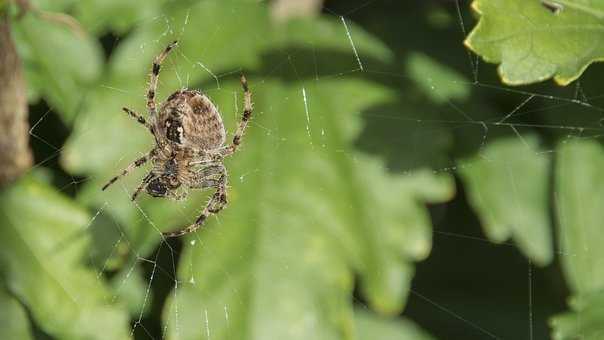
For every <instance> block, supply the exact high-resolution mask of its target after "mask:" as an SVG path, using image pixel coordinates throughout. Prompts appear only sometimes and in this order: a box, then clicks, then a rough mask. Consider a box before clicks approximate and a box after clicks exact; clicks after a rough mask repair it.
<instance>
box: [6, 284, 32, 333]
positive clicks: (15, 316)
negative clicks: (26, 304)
mask: <svg viewBox="0 0 604 340" xmlns="http://www.w3.org/2000/svg"><path fill="white" fill-rule="evenodd" d="M0 338H1V339H19V340H29V339H32V336H31V331H30V326H29V320H27V313H26V311H25V309H24V308H23V306H21V304H20V303H19V302H18V301H17V300H16V299H15V298H13V297H12V296H10V295H9V294H8V293H7V292H6V291H5V290H4V289H0Z"/></svg>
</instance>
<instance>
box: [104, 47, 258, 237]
mask: <svg viewBox="0 0 604 340" xmlns="http://www.w3.org/2000/svg"><path fill="white" fill-rule="evenodd" d="M175 46H176V42H173V43H172V44H170V45H168V47H166V49H164V51H163V52H162V53H161V54H160V55H158V56H157V57H156V58H155V61H154V62H153V68H152V73H151V81H150V85H149V90H148V91H147V109H148V110H149V121H147V120H146V119H145V118H144V117H142V116H141V115H139V114H138V113H136V112H134V111H132V110H130V109H128V108H124V111H125V112H126V113H128V114H129V115H130V116H132V117H133V118H135V119H136V120H137V121H138V122H139V123H141V124H143V125H145V126H146V127H147V128H148V129H149V131H150V132H151V133H152V134H153V136H154V137H155V143H156V145H155V147H154V148H153V150H151V151H149V152H148V153H147V154H146V155H144V156H143V157H141V158H139V159H137V160H135V161H134V162H133V163H131V164H130V165H129V166H128V167H127V168H126V169H124V170H123V171H122V173H121V174H120V175H118V176H115V177H114V178H112V179H111V180H110V181H109V182H108V183H107V184H105V186H103V190H105V189H107V187H109V186H110V185H111V184H113V183H114V182H115V181H117V180H118V179H119V178H120V177H122V176H125V175H127V174H128V173H129V172H130V171H132V170H133V169H135V168H137V167H139V166H141V165H143V164H145V163H146V162H147V161H149V160H150V161H151V163H152V164H153V169H152V170H151V172H149V174H147V176H145V178H143V180H142V182H141V184H140V185H139V186H138V188H137V189H136V190H135V191H134V193H133V194H132V200H135V199H136V197H137V196H138V194H139V193H140V192H141V190H143V189H145V191H146V192H147V193H148V194H149V195H151V196H153V197H166V198H171V199H182V198H184V197H186V196H187V190H188V189H205V188H215V189H216V192H215V193H214V195H213V196H212V197H211V198H210V200H209V202H208V203H207V205H206V207H205V208H204V210H203V212H202V213H201V215H200V216H199V218H197V220H196V221H195V223H194V224H192V225H191V226H189V227H187V228H185V229H182V230H179V231H176V232H171V233H166V234H164V235H166V236H168V237H172V236H180V235H184V234H187V233H190V232H193V231H195V230H197V228H199V227H200V226H201V225H202V224H203V222H204V221H205V219H206V218H207V217H208V216H209V215H210V214H216V213H218V212H219V211H220V210H222V209H223V208H224V207H225V206H226V203H227V191H226V185H227V172H226V168H225V167H224V165H223V163H222V160H223V159H224V157H226V156H230V155H231V154H233V153H234V152H235V151H237V148H238V146H239V144H240V143H241V137H242V136H243V132H244V131H245V128H246V126H247V123H248V121H249V119H250V117H251V115H252V94H251V92H250V91H249V89H248V86H247V81H246V79H245V77H244V76H243V75H242V76H241V86H242V87H243V94H244V110H243V117H242V119H241V122H240V123H239V127H238V128H237V131H236V132H235V134H234V136H233V141H232V143H231V144H230V145H224V143H225V141H226V132H225V129H224V124H223V123H222V118H221V116H220V113H219V112H218V110H217V109H216V106H215V105H214V104H213V103H212V101H211V100H210V99H209V98H208V97H207V96H206V95H204V94H203V93H201V92H199V91H195V90H186V89H184V90H179V91H176V92H174V93H173V94H172V95H170V96H169V97H168V99H167V100H166V101H165V102H164V103H163V104H162V105H161V106H160V109H159V111H157V109H156V104H155V91H156V87H157V78H158V75H159V71H160V68H161V63H162V61H163V60H164V59H165V58H166V56H167V55H168V53H169V52H170V50H172V49H173V48H174V47H175Z"/></svg>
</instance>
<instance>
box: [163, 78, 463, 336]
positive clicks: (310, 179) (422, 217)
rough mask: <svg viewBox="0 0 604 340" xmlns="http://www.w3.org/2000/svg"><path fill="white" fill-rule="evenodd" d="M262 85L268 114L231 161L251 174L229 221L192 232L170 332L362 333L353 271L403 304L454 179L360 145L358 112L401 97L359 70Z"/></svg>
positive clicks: (237, 184) (367, 287) (237, 172)
mask: <svg viewBox="0 0 604 340" xmlns="http://www.w3.org/2000/svg"><path fill="white" fill-rule="evenodd" d="M253 89H254V91H255V94H256V95H255V102H256V108H257V112H258V114H257V116H255V117H254V123H253V126H252V127H250V130H249V132H248V133H247V134H246V141H245V147H244V150H243V151H242V152H240V153H239V154H238V155H236V156H235V157H234V158H233V160H232V161H231V162H230V164H229V165H230V167H229V168H230V169H231V178H232V179H237V178H239V179H240V180H239V181H236V180H233V182H232V189H231V192H232V199H231V204H230V207H229V208H228V209H227V210H225V211H224V213H221V216H220V218H219V219H218V220H217V221H219V223H214V221H211V222H210V223H208V227H207V228H206V229H205V230H204V231H202V232H200V233H198V234H196V235H193V236H191V237H189V240H190V242H191V244H189V246H187V248H186V249H185V252H184V254H183V257H182V258H181V266H180V267H179V273H178V275H179V279H180V281H181V282H183V284H182V285H179V288H178V290H177V291H176V293H175V297H174V298H173V299H172V302H171V303H170V304H168V308H167V309H166V310H165V316H166V318H167V319H168V320H169V321H168V322H169V328H170V337H171V338H180V339H198V338H207V337H211V338H212V339H221V338H224V339H241V338H245V339H264V338H287V339H310V338H312V339H336V338H342V337H343V338H345V339H348V338H351V337H352V333H353V321H352V309H351V306H350V304H349V302H348V301H349V294H350V293H351V291H352V288H353V286H352V283H353V282H352V277H353V273H355V272H356V273H358V274H359V275H360V277H361V281H362V289H363V292H364V294H365V295H366V296H367V298H368V300H369V301H370V303H371V305H372V306H373V307H374V308H376V309H377V310H378V311H380V312H382V313H398V312H400V310H401V308H402V306H403V304H404V300H405V297H406V294H407V291H408V287H409V282H410V279H411V277H412V274H413V266H412V261H413V260H415V259H420V258H424V257H425V256H426V255H427V254H428V252H429V249H430V243H431V230H430V225H429V217H428V214H427V211H426V208H425V207H424V206H423V204H424V202H427V201H429V202H438V201H442V200H445V199H448V198H450V197H451V195H452V182H451V179H450V178H449V177H448V176H447V175H443V176H434V175H432V173H431V172H425V173H424V172H421V171H417V172H414V173H412V174H410V175H407V176H403V175H391V174H387V173H386V172H385V171H384V169H383V166H382V165H381V164H380V163H379V162H377V161H375V160H374V159H372V158H370V157H367V156H364V155H362V154H359V153H356V152H354V151H353V150H352V149H350V145H351V142H352V141H353V140H354V138H355V136H356V135H357V134H358V132H359V128H360V126H359V120H360V119H359V118H360V117H359V116H358V115H357V116H356V117H355V115H351V114H350V113H351V112H358V111H359V110H360V109H361V108H363V107H365V106H367V105H370V104H372V103H375V102H381V101H383V100H385V99H388V98H390V97H391V95H392V94H391V93H389V92H388V91H386V89H385V88H382V87H378V86H376V85H372V84H371V83H367V82H362V81H354V80H350V79H349V80H347V81H345V82H344V81H335V80H334V81H329V80H324V81H322V82H321V83H312V84H304V83H303V84H292V85H288V84H282V83H278V82H268V81H266V82H265V83H264V84H262V86H257V87H255V88H253ZM303 91H304V93H306V95H307V99H308V108H309V117H310V118H309V120H308V121H307V120H306V116H305V107H304V101H303ZM221 95H223V96H225V97H230V93H229V91H223V92H221ZM217 101H218V102H223V101H222V100H221V99H217ZM307 124H309V125H307ZM260 126H261V127H263V128H262V129H260V128H258V127H260ZM307 127H308V129H307ZM309 131H310V132H309ZM319 131H323V132H321V133H319ZM286 155H296V156H295V157H288V156H286ZM233 249H237V251H236V252H233ZM225 268H228V270H225ZM285 297H287V298H285ZM175 309H178V311H179V313H178V318H176V314H175V313H174V310H175ZM199 310H202V313H199ZM194 311H197V313H195V312H194ZM196 325H197V326H196ZM198 325H205V326H204V327H205V329H204V327H202V328H201V329H200V328H199V326H198ZM208 333H209V334H208Z"/></svg>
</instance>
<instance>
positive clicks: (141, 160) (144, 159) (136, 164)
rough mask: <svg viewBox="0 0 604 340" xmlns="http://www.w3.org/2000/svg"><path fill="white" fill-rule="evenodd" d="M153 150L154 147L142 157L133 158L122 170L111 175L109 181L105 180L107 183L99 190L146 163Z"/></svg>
mask: <svg viewBox="0 0 604 340" xmlns="http://www.w3.org/2000/svg"><path fill="white" fill-rule="evenodd" d="M154 152H155V149H153V150H151V151H149V152H148V153H147V154H146V155H144V156H143V157H141V158H139V159H137V160H135V161H134V162H132V163H130V164H129V165H128V166H127V167H126V168H125V169H124V170H122V173H121V174H119V175H117V176H115V177H113V178H112V179H110V180H109V182H107V184H105V185H103V187H102V188H101V190H103V191H104V190H105V189H107V188H108V187H109V186H110V185H111V184H113V183H115V181H117V180H118V179H120V178H122V177H124V176H126V175H127V174H128V173H130V171H132V170H134V169H136V168H138V167H139V166H141V165H143V164H145V163H147V161H148V160H149V158H150V157H151V155H152V154H153V153H154Z"/></svg>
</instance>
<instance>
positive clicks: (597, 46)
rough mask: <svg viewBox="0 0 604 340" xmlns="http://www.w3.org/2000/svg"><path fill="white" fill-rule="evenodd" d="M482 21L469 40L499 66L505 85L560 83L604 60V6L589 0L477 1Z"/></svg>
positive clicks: (485, 56) (473, 47)
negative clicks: (549, 80)
mask: <svg viewBox="0 0 604 340" xmlns="http://www.w3.org/2000/svg"><path fill="white" fill-rule="evenodd" d="M472 8H473V9H474V10H475V11H476V12H477V13H478V15H480V20H479V21H478V24H477V25H476V27H474V29H473V30H472V32H470V34H469V35H468V37H467V39H466V41H465V44H466V46H467V47H468V48H470V49H471V50H473V51H474V52H476V53H477V54H478V55H480V56H481V57H482V58H483V59H484V60H485V61H487V62H490V63H497V64H500V65H499V67H498V71H499V75H500V76H501V79H502V81H503V82H504V83H507V84H510V85H522V84H529V83H534V82H539V81H542V80H545V79H548V78H552V77H553V78H554V80H555V81H556V82H557V83H558V84H560V85H567V84H569V83H570V82H572V81H573V80H575V79H577V78H578V77H579V76H580V75H581V74H582V73H583V71H585V69H586V68H587V66H589V64H591V63H593V62H596V61H601V60H602V59H604V41H602V39H601V37H602V30H603V29H604V25H603V24H604V5H603V4H602V2H599V1H585V0H547V1H537V0H530V1H527V0H475V1H474V2H472Z"/></svg>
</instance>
